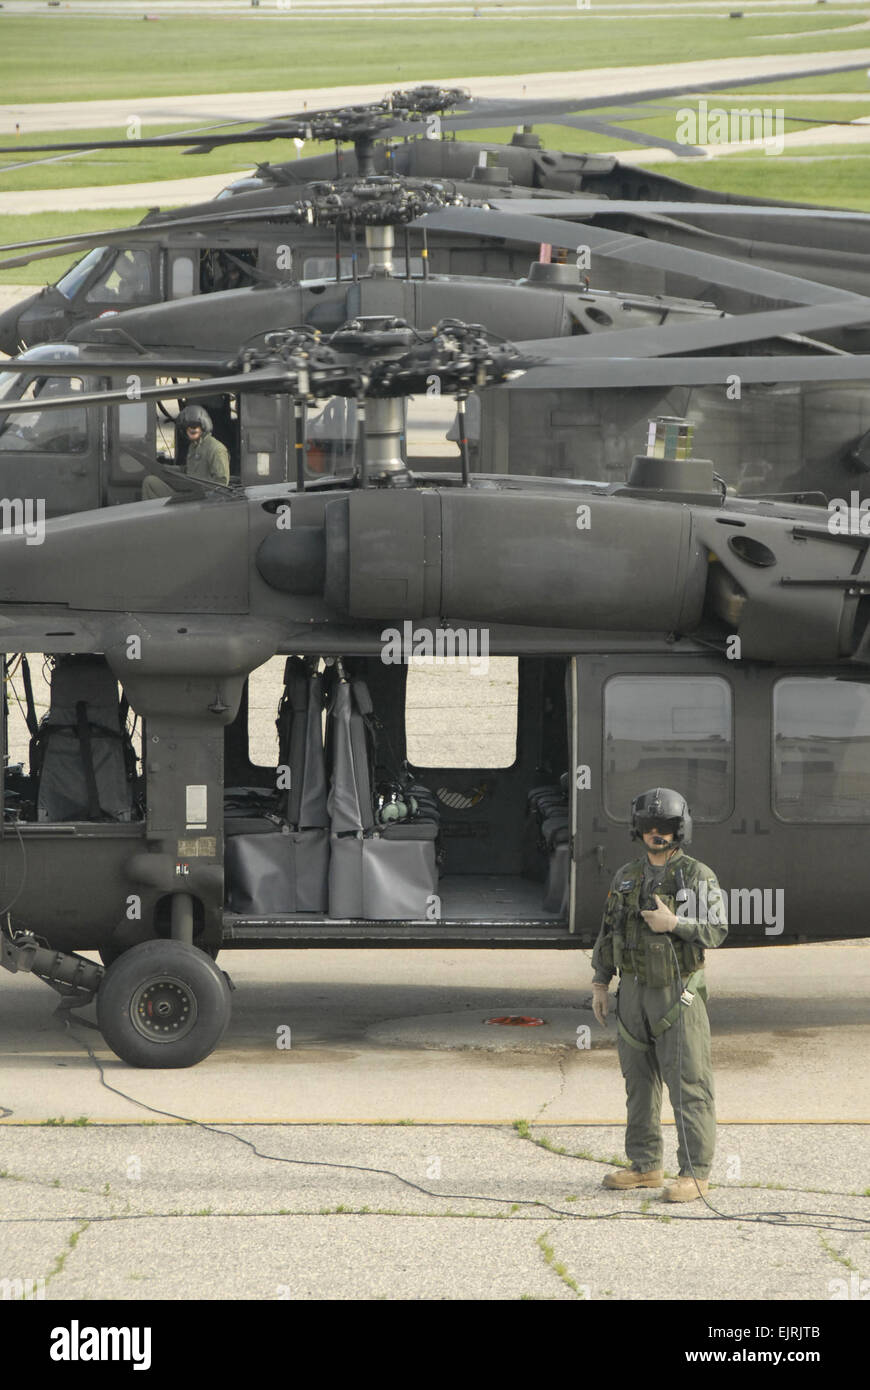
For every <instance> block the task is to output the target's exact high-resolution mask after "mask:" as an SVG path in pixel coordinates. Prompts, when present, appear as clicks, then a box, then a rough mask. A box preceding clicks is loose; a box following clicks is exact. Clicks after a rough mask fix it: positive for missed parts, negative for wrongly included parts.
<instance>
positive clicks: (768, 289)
mask: <svg viewBox="0 0 870 1390" xmlns="http://www.w3.org/2000/svg"><path fill="white" fill-rule="evenodd" d="M555 206H556V203H555V202H554V203H553V207H554V208H555ZM410 225H411V226H412V227H426V228H427V229H428V230H429V231H440V232H466V233H470V234H471V235H472V236H491V237H504V238H506V239H508V240H514V241H528V242H529V243H531V244H533V245H538V244H540V243H541V242H544V241H547V242H550V243H552V244H553V245H560V246H570V247H578V246H583V247H585V248H588V249H589V251H590V252H591V253H593V254H595V255H599V256H609V257H612V258H613V259H614V260H618V261H626V262H628V263H630V264H635V265H643V266H648V267H650V268H652V269H656V270H663V271H670V272H671V273H672V274H675V275H684V276H690V277H692V278H694V279H698V280H703V281H705V282H707V283H710V284H713V285H719V286H721V287H722V288H723V289H733V290H741V291H743V292H744V293H746V294H753V295H762V296H763V297H764V298H765V299H774V300H785V301H786V302H791V303H795V304H830V303H831V302H832V301H834V300H854V299H856V298H861V296H856V295H854V294H852V293H851V292H850V291H848V290H840V289H836V288H835V287H834V286H832V285H822V284H819V283H818V282H817V281H815V280H804V279H802V278H800V277H798V276H796V275H784V274H782V272H781V271H778V270H765V269H761V268H759V267H757V266H753V265H747V264H746V263H745V262H743V261H734V260H730V259H728V258H727V257H725V256H716V255H713V254H712V252H709V251H689V250H687V249H686V248H685V247H683V246H671V245H668V244H667V243H664V242H658V241H653V240H651V239H650V238H647V237H636V236H630V235H629V234H628V233H627V232H613V231H610V230H607V229H606V228H602V227H592V226H590V225H589V223H587V222H584V223H581V224H579V225H578V224H577V223H575V222H564V221H561V220H556V218H554V217H549V216H547V217H535V216H532V215H528V214H527V215H522V214H513V213H504V212H487V211H486V210H485V209H481V208H445V209H443V210H442V211H440V212H429V213H424V214H423V216H422V217H419V218H417V220H416V221H415V222H412V223H411V224H410Z"/></svg>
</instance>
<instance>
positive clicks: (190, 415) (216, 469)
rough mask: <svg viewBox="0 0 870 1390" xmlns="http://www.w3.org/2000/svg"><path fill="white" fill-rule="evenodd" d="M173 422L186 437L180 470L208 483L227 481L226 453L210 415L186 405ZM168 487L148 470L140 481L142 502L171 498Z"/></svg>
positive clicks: (194, 406) (228, 474) (228, 478)
mask: <svg viewBox="0 0 870 1390" xmlns="http://www.w3.org/2000/svg"><path fill="white" fill-rule="evenodd" d="M176 423H177V425H178V428H179V429H183V430H184V433H185V436H186V438H187V459H186V460H185V465H184V471H185V473H186V474H187V476H188V477H189V478H202V479H203V480H204V481H206V482H210V483H223V485H224V487H226V486H227V485H228V484H229V481H230V456H229V454H228V453H227V451H226V447H225V446H224V445H223V444H221V442H220V440H219V439H215V437H214V435H213V434H212V428H213V427H212V422H211V416H210V415H209V413H208V411H207V410H203V408H202V406H201V405H186V406H185V407H184V409H183V410H182V412H181V414H180V415H179V417H178V420H177V422H176ZM172 491H173V490H172V488H171V487H170V486H169V484H168V483H167V482H164V480H163V479H162V478H158V477H157V475H156V474H154V473H149V474H148V475H147V477H146V478H145V479H144V481H143V483H142V501H143V502H149V501H151V500H152V498H155V497H171V496H172Z"/></svg>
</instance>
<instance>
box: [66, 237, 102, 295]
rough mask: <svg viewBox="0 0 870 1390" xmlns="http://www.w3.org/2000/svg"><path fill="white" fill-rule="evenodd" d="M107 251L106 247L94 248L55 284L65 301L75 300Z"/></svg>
mask: <svg viewBox="0 0 870 1390" xmlns="http://www.w3.org/2000/svg"><path fill="white" fill-rule="evenodd" d="M108 249H109V248H108V247H107V246H95V247H94V249H93V251H89V252H88V254H87V255H86V256H85V258H84V260H81V261H79V262H78V264H77V265H74V266H73V268H72V270H68V271H67V273H66V275H62V276H61V278H60V279H59V280H58V282H57V288H58V289H59V290H60V292H61V294H62V295H64V296H65V297H66V298H67V299H75V297H76V295H77V294H78V292H79V290H80V289H81V287H82V285H83V284H84V283H85V281H86V280H87V279H88V277H89V275H90V274H91V272H92V271H93V270H95V269H96V267H97V266H98V265H99V263H100V261H101V260H102V258H103V257H104V256H105V254H106V252H107V251H108Z"/></svg>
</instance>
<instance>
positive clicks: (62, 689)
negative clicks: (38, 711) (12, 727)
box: [27, 655, 137, 821]
mask: <svg viewBox="0 0 870 1390" xmlns="http://www.w3.org/2000/svg"><path fill="white" fill-rule="evenodd" d="M27 683H28V690H29V673H28V678H27ZM126 720H127V705H126V701H122V700H121V698H120V695H119V691H118V681H117V677H116V676H115V674H114V673H113V671H112V670H111V668H110V667H109V664H108V662H107V661H106V659H105V657H102V656H91V655H82V656H59V657H57V658H56V659H55V664H54V667H53V669H52V672H51V694H50V702H49V709H48V712H47V714H45V715H44V716H43V718H42V720H41V721H40V723H39V725H38V726H35V715H34V713H33V710H32V707H31V700H30V698H28V724H29V725H31V741H30V770H31V780H32V784H33V786H35V788H36V819H37V820H38V821H72V820H81V821H131V820H133V819H134V818H135V817H136V815H137V812H136V785H137V779H136V753H135V750H134V748H133V744H132V741H131V739H130V736H129V734H128V733H127V727H126ZM33 726H35V727H33Z"/></svg>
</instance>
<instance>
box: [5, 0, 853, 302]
mask: <svg viewBox="0 0 870 1390" xmlns="http://www.w3.org/2000/svg"><path fill="white" fill-rule="evenodd" d="M687 3H689V0H687ZM73 4H74V0H73ZM627 7H629V8H630V0H627ZM790 8H791V7H790ZM795 8H797V6H796V7H795ZM803 8H804V13H802V14H795V13H794V12H789V13H778V12H777V11H776V10H773V9H769V10H767V11H766V12H765V11H763V10H757V11H755V12H753V13H749V12H747V14H746V17H745V19H743V20H741V21H739V22H737V21H734V22H729V21H728V20H727V18H726V16H727V13H728V10H727V8H726V7H725V6H724V5H723V8H722V11H721V12H719V13H717V12H708V13H705V14H704V15H700V16H699V15H698V14H697V13H696V12H695V13H692V14H690V15H685V14H683V15H680V14H674V13H671V14H667V13H664V12H660V13H657V14H650V13H649V12H642V13H639V14H632V15H631V28H630V31H629V30H627V29H626V25H625V16H613V15H607V16H605V15H598V16H596V15H595V12H594V10H592V11H585V10H581V11H577V12H576V13H570V12H569V13H566V14H562V15H560V16H559V17H552V16H541V17H534V16H525V17H519V16H516V15H509V14H503V15H499V16H497V17H493V15H492V11H491V10H484V12H483V15H482V17H481V18H479V19H474V20H472V18H471V12H470V9H469V15H468V17H467V18H459V17H456V16H449V17H445V18H444V19H443V20H437V19H436V18H434V17H429V18H426V19H422V18H412V19H406V20H405V19H403V20H401V21H398V22H397V21H396V20H394V19H391V20H389V21H384V20H381V19H369V18H365V19H361V20H356V21H354V24H353V43H352V44H348V43H346V42H345V40H346V39H347V35H348V23H349V20H348V18H347V17H344V18H342V19H341V20H338V21H324V20H321V19H313V18H311V17H310V16H307V17H306V18H305V21H304V23H302V22H296V21H295V20H292V19H291V17H290V13H288V14H285V15H281V16H278V15H276V14H275V12H274V9H273V11H272V14H271V16H270V15H269V12H268V10H261V11H260V12H252V14H251V15H249V16H243V17H238V18H228V17H224V16H221V15H213V14H212V15H209V17H208V19H207V20H205V18H203V22H202V23H200V22H199V21H197V29H196V48H197V62H196V64H195V65H192V64H191V62H190V24H191V19H190V16H189V15H188V16H179V17H164V18H161V19H160V21H159V22H156V23H153V24H144V23H141V22H139V23H134V22H133V19H132V18H126V17H125V18H123V19H118V18H117V17H116V16H111V17H109V16H107V17H106V19H105V20H100V19H93V18H87V19H85V18H82V17H80V16H75V17H71V16H70V17H66V16H64V15H58V14H56V13H55V14H53V15H50V16H49V15H47V16H39V17H34V18H20V17H18V16H12V15H9V14H3V13H2V11H0V92H2V95H3V100H4V102H5V103H8V104H14V103H22V102H28V101H30V102H33V101H52V100H85V99H89V98H100V97H104V98H111V97H119V96H129V98H130V114H131V115H133V114H135V100H136V97H143V96H147V95H160V94H166V95H175V94H179V95H181V94H184V93H192V92H202V91H210V92H216V93H218V92H231V91H234V90H238V89H240V88H241V89H244V90H273V89H276V90H277V89H281V88H284V89H287V88H290V87H301V86H304V87H306V88H312V89H313V88H315V87H318V86H327V85H328V86H335V85H339V84H343V83H354V84H358V83H364V82H371V83H378V82H382V83H383V85H384V90H388V89H389V88H390V87H391V86H393V85H396V86H398V85H408V84H410V83H412V82H415V81H420V80H438V79H440V80H443V81H455V80H456V78H457V75H459V76H462V75H463V74H466V73H470V72H477V73H480V74H481V75H483V74H495V75H497V74H501V73H508V72H511V71H516V70H517V69H518V68H520V67H521V68H522V70H523V71H527V72H534V71H551V70H561V71H567V70H571V69H578V70H581V69H583V68H594V67H600V66H603V65H606V66H612V65H617V64H626V63H630V62H631V60H632V59H634V60H636V61H642V62H644V63H655V62H661V63H668V62H679V61H687V60H689V59H691V60H697V59H702V58H707V57H710V58H721V57H728V56H734V55H737V54H741V53H745V54H747V55H753V56H755V55H759V54H762V53H771V54H776V53H780V54H786V53H788V54H795V53H800V52H807V53H810V52H812V51H813V50H818V51H831V50H837V49H842V50H843V58H842V61H843V62H848V58H849V48H850V47H859V46H861V47H863V46H867V47H870V32H862V31H861V30H859V29H856V28H855V25H856V24H858V23H860V22H861V21H862V20H863V19H864V15H863V14H862V13H861V12H860V11H857V10H850V11H849V12H847V13H843V12H842V11H835V10H833V9H829V8H827V7H826V8H824V9H823V10H822V9H820V8H817V7H816V6H814V5H813V6H804V7H803ZM291 13H292V12H291ZM67 19H69V22H67ZM816 30H827V31H830V30H834V31H835V32H833V33H831V32H826V33H820V34H819V35H818V37H814V36H813V35H814V31H816ZM629 33H630V43H629V41H628V38H627V35H628V34H629ZM786 34H788V35H791V36H792V37H785V35H786ZM795 35H796V36H797V37H795ZM811 65H812V64H811V62H810V61H808V64H807V66H811ZM666 83H667V76H666V74H665V73H663V77H662V85H666ZM471 85H472V86H473V84H471ZM762 91H763V94H764V95H765V96H767V95H774V94H775V93H777V92H782V93H785V94H787V95H788V96H789V97H790V98H792V99H790V100H787V101H785V100H784V101H782V102H781V103H777V104H778V105H782V107H783V108H784V110H785V113H786V118H787V119H786V126H785V129H786V132H787V133H791V132H792V131H795V130H798V129H800V128H801V127H800V126H799V125H797V124H791V123H789V120H788V118H790V117H791V118H794V117H797V116H807V117H813V118H815V119H817V120H839V121H848V120H852V119H855V118H858V117H861V116H866V115H868V114H870V81H868V76H867V72H866V71H865V70H864V69H862V70H861V71H859V72H857V73H841V74H835V75H833V76H830V77H816V78H804V79H786V80H784V81H783V82H780V83H778V84H777V83H768V84H766V85H765V86H764V88H763V89H761V88H759V87H755V86H749V87H746V88H740V87H735V88H732V89H731V90H730V91H729V92H728V93H708V94H706V99H707V101H708V103H709V105H710V106H711V107H712V106H714V105H715V106H717V107H726V108H727V107H730V106H732V105H737V106H743V107H745V106H752V105H755V104H756V102H757V100H758V98H759V96H760V95H761V94H762ZM819 93H821V94H825V93H843V94H847V95H854V97H855V100H854V101H851V100H850V101H841V102H828V103H826V102H824V101H801V100H800V96H801V94H807V95H813V94H819ZM554 94H555V93H554ZM696 102H697V97H695V98H694V99H691V100H690V99H689V98H688V97H681V98H672V99H669V100H668V101H657V102H655V103H652V104H650V105H649V106H648V107H645V108H643V109H642V110H640V111H639V112H638V114H634V113H631V114H629V113H628V112H627V110H626V108H625V107H621V108H615V107H614V108H602V109H601V110H599V111H596V112H595V113H594V114H595V115H596V116H599V117H600V118H601V119H603V120H612V121H614V123H616V118H617V117H622V118H623V119H626V120H628V121H630V122H631V123H632V124H633V125H635V126H636V128H637V129H638V130H643V131H648V132H650V133H652V134H657V135H663V136H666V137H667V138H669V139H673V138H675V134H676V112H677V111H678V109H680V107H682V106H693V105H695V104H696ZM213 119H214V121H215V122H217V121H219V120H220V119H221V113H220V109H219V107H217V108H216V109H215V112H214V115H213ZM200 124H201V125H206V124H208V122H207V121H202V122H197V121H191V122H190V126H191V127H194V126H199V125H200ZM535 128H536V130H537V132H538V134H539V135H540V136H541V138H542V141H543V144H544V146H545V147H548V146H549V147H550V148H555V149H563V150H566V151H578V152H581V151H590V152H596V151H602V152H604V151H608V150H610V151H613V152H615V153H617V154H619V155H620V156H621V157H622V158H624V159H626V160H627V162H631V159H632V155H633V154H634V153H636V152H637V147H636V146H634V145H633V144H632V143H631V140H630V139H626V140H620V139H618V138H616V137H610V136H603V135H600V134H596V133H594V132H584V131H580V130H575V129H571V128H569V127H564V126H556V125H553V126H542V125H539V126H536V127H535ZM804 128H806V129H808V130H811V129H812V128H813V127H812V125H808V126H806V127H804ZM178 130H179V127H178V126H177V125H175V126H170V125H156V124H155V125H154V126H149V125H148V124H147V123H146V124H145V126H144V130H143V133H144V134H146V135H148V134H152V135H153V134H160V133H164V132H165V133H170V132H177V131H178ZM124 133H125V131H124V130H119V131H118V132H117V135H118V136H119V137H122V136H123V135H124ZM23 134H24V139H25V140H26V141H27V143H30V142H31V141H32V140H39V139H40V138H41V139H42V140H43V141H50V140H51V139H58V138H68V139H88V138H98V139H99V138H105V137H106V136H111V135H112V132H111V131H106V130H98V131H89V130H87V129H81V130H78V129H77V130H70V131H67V132H63V134H62V135H61V133H59V132H56V133H53V134H52V135H44V136H42V137H39V136H30V134H29V132H28V131H27V130H26V128H25V130H24V132H23ZM463 138H466V139H475V138H478V139H480V138H482V139H487V140H492V141H501V140H506V139H508V138H509V132H508V131H506V130H505V129H504V128H501V129H497V128H493V129H488V130H485V131H468V132H463ZM23 142H24V141H22V143H23ZM9 143H12V141H11V140H10V142H9ZM321 148H323V147H321V146H317V145H315V144H313V143H309V144H307V145H306V147H305V149H304V154H305V155H309V154H314V153H317V152H318V151H319V150H320V149H321ZM866 151H867V152H866V153H865V152H864V147H860V146H848V145H844V146H843V147H842V148H841V147H830V148H826V149H825V150H821V149H819V148H812V147H809V148H807V149H805V150H800V149H798V150H790V151H789V152H788V153H786V154H783V155H778V156H764V155H763V154H761V153H760V152H759V151H757V150H753V149H749V150H747V151H746V152H745V153H744V154H739V155H731V156H728V157H725V158H720V159H717V160H689V159H687V160H681V161H679V162H677V163H668V164H665V165H661V166H659V168H660V169H661V171H662V172H663V173H667V174H668V175H670V176H671V177H674V178H677V179H681V180H682V181H684V182H686V183H692V184H695V185H696V186H698V187H702V188H709V189H716V190H722V191H731V192H734V193H738V194H740V193H744V194H747V195H768V196H771V197H774V198H781V199H792V200H795V201H806V202H819V203H823V204H826V205H829V206H837V207H854V208H858V209H862V210H866V209H870V177H868V175H870V146H867V147H866ZM293 156H294V150H293V147H292V146H289V145H285V144H283V143H281V142H277V141H275V142H263V143H262V144H257V145H254V146H239V147H235V148H232V147H231V148H229V149H227V150H219V151H214V152H212V153H211V154H209V155H204V156H186V155H184V154H182V153H181V152H180V151H163V150H158V151H135V152H134V151H132V150H131V151H130V152H129V153H128V152H127V151H126V150H118V151H106V152H101V153H98V154H92V153H86V154H83V155H79V156H76V157H75V158H72V159H65V160H62V161H58V162H51V163H47V164H36V163H31V162H30V161H31V160H32V159H33V160H35V159H37V158H38V156H29V155H24V156H22V155H19V154H13V155H10V156H5V157H3V159H4V161H5V163H0V191H3V190H9V191H12V190H29V189H37V188H39V189H52V188H58V189H59V188H66V187H80V186H84V185H92V184H93V185H113V184H123V183H131V182H135V183H138V182H144V181H152V180H159V179H179V178H185V177H191V178H195V177H198V176H200V175H202V174H225V175H226V177H227V182H229V181H230V180H231V179H232V178H233V177H235V176H237V175H238V174H239V173H242V172H244V171H246V170H248V169H250V168H251V167H252V166H253V165H254V164H255V163H256V162H258V161H260V160H269V159H271V160H274V161H276V162H277V161H280V160H282V159H286V158H292V157H293ZM19 163H20V164H26V165H27V166H28V167H24V168H20V169H16V170H14V171H12V170H10V169H9V168H8V166H9V165H10V164H19ZM144 212H145V209H144V208H143V209H137V210H125V211H106V212H81V213H70V214H63V215H61V214H57V213H52V212H46V213H39V214H34V215H32V216H17V217H16V216H4V217H2V218H0V240H2V241H3V242H13V241H19V240H25V239H27V240H29V239H32V238H37V237H40V236H46V235H49V234H68V233H74V232H79V231H95V232H98V231H99V230H100V229H104V228H108V227H117V226H125V225H134V224H135V223H136V222H137V221H139V220H140V218H141V217H142V216H144ZM77 259H79V256H78V255H73V256H64V257H55V258H52V259H50V260H45V261H41V262H36V263H34V264H31V265H30V266H28V267H19V268H16V269H14V270H11V271H4V272H0V283H4V282H5V283H13V284H22V285H27V284H33V285H39V284H43V283H45V282H46V281H55V280H56V279H57V278H58V277H59V276H60V275H61V274H63V272H64V270H65V269H67V268H68V267H69V265H71V264H73V263H74V262H75V261H76V260H77Z"/></svg>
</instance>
